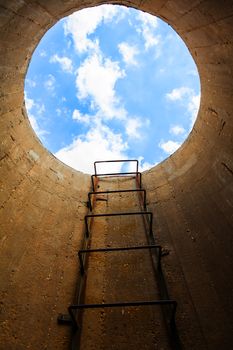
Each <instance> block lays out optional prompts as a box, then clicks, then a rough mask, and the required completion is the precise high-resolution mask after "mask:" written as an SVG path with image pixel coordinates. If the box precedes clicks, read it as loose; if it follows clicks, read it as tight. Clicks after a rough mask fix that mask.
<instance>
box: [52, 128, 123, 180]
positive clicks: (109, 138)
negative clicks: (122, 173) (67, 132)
mask: <svg viewBox="0 0 233 350" xmlns="http://www.w3.org/2000/svg"><path fill="white" fill-rule="evenodd" d="M127 147H128V146H127V144H126V143H124V142H123V140H122V136H121V134H115V133H113V132H112V131H111V130H110V129H109V128H108V127H107V126H104V125H102V124H101V123H97V124H95V126H94V127H92V128H91V129H90V130H89V131H88V133H87V134H86V135H85V136H79V137H77V138H76V139H75V140H74V141H73V143H72V144H71V145H69V146H67V147H65V148H62V149H60V150H59V151H58V152H57V153H56V154H55V155H56V157H57V158H59V159H60V160H61V161H63V162H64V163H66V164H68V165H70V166H71V167H73V168H74V169H77V170H80V171H83V172H85V173H89V174H91V173H93V163H94V161H96V160H108V159H109V160H110V159H126V158H127V157H126V154H125V151H126V150H127ZM119 167H120V165H119V164H116V165H115V167H114V169H111V171H119ZM109 169H110V168H109V165H107V166H106V167H102V168H101V172H105V171H109Z"/></svg>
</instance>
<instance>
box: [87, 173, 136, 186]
mask: <svg viewBox="0 0 233 350" xmlns="http://www.w3.org/2000/svg"><path fill="white" fill-rule="evenodd" d="M124 175H136V177H137V176H138V175H139V188H141V187H142V173H140V172H138V171H137V172H135V171H134V172H125V173H109V174H98V175H96V174H94V175H91V183H92V189H93V191H95V186H94V177H95V178H96V177H98V176H124Z"/></svg>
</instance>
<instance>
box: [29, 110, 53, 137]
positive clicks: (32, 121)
mask: <svg viewBox="0 0 233 350" xmlns="http://www.w3.org/2000/svg"><path fill="white" fill-rule="evenodd" d="M28 118H29V121H30V124H31V126H32V128H33V130H34V131H35V133H36V134H37V136H39V137H41V138H42V139H43V136H45V135H48V134H49V131H47V130H43V129H42V128H41V127H40V126H39V124H38V122H37V119H36V117H35V116H34V115H32V114H31V113H29V115H28Z"/></svg>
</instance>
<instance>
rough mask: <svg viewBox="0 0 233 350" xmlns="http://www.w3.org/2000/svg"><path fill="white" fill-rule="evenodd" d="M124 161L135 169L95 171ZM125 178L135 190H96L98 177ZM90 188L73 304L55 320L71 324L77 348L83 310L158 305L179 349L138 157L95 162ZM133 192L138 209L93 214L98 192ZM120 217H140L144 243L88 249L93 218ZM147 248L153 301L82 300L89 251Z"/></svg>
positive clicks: (174, 346) (173, 310)
mask: <svg viewBox="0 0 233 350" xmlns="http://www.w3.org/2000/svg"><path fill="white" fill-rule="evenodd" d="M116 162H117V163H124V162H135V163H136V171H135V172H116V173H99V174H98V172H97V164H99V163H116ZM123 176H124V177H127V176H133V177H135V180H136V189H120V190H107V191H98V190H97V184H98V180H99V178H103V177H123ZM91 184H92V191H91V192H89V193H88V201H87V207H88V209H89V212H88V214H87V215H86V216H85V217H84V223H85V231H84V237H83V242H82V249H80V250H79V251H78V258H79V263H80V275H79V280H78V287H77V291H76V297H75V304H73V305H70V306H69V307H68V314H59V315H58V323H59V324H67V325H71V326H72V330H73V341H72V349H77V344H78V343H79V341H78V339H79V338H80V324H81V320H82V317H81V313H82V310H83V309H104V308H119V307H120V308H124V307H135V306H149V305H158V306H160V307H161V308H162V311H163V314H164V319H165V323H166V326H167V330H168V334H169V337H170V344H171V347H172V349H181V344H180V340H179V336H178V332H177V329H176V323H175V314H176V308H177V302H176V301H175V300H173V299H170V297H169V294H168V289H167V284H166V281H165V277H164V274H163V270H162V265H161V258H162V256H163V250H162V247H161V246H160V245H158V244H156V241H155V238H154V234H153V213H152V212H151V211H148V210H147V202H146V190H145V189H143V188H142V174H141V173H140V172H139V170H138V160H135V159H131V160H113V161H96V162H95V163H94V174H93V175H91ZM130 192H136V193H138V195H139V201H140V207H141V208H142V210H141V211H130V212H129V211H127V212H112V213H98V214H93V209H94V206H95V198H96V196H97V195H105V194H107V195H112V194H113V195H114V194H116V193H122V194H123V193H130ZM120 216H142V217H143V221H144V226H145V231H146V236H147V242H148V244H147V245H140V246H138V245H133V246H127V247H114V248H111V247H100V248H95V249H90V248H89V240H90V237H91V226H92V221H93V220H94V219H95V218H97V217H120ZM134 250H135V251H136V250H142V251H150V254H151V258H152V263H153V269H154V273H155V275H156V280H157V283H158V286H159V294H160V298H159V299H155V300H143V299H142V300H139V301H138V300H136V301H130V302H124V301H120V302H119V301H116V302H114V303H93V304H86V303H84V302H83V301H84V294H85V281H86V269H85V267H86V264H87V260H88V258H89V256H90V255H91V253H99V254H102V253H105V252H121V251H134Z"/></svg>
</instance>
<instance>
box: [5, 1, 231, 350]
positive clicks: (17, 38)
mask: <svg viewBox="0 0 233 350" xmlns="http://www.w3.org/2000/svg"><path fill="white" fill-rule="evenodd" d="M106 2H107V1H94V0H93V1H84V0H80V1H77V0H76V1H75V0H69V1H55V0H49V1H44V0H38V1H36V2H35V1H33V0H31V1H30V0H20V1H18V0H17V1H16V0H10V1H4V0H3V1H1V2H0V53H1V54H0V77H1V78H0V79H1V85H0V114H1V117H0V134H1V147H0V173H1V178H0V185H1V188H0V194H1V195H0V201H1V206H0V225H1V226H0V227H1V230H0V232H1V236H0V239H1V240H0V252H1V269H0V272H1V287H0V292H1V304H0V311H1V314H0V317H1V321H2V327H1V328H2V330H1V336H0V337H1V344H2V349H27V348H29V349H35V348H41V349H66V348H67V346H68V343H69V330H67V329H66V328H59V327H58V326H57V325H56V316H57V313H58V312H63V311H64V310H65V309H66V306H67V305H68V304H69V303H71V302H72V297H73V293H74V288H75V287H74V286H75V281H76V272H77V266H76V263H75V256H76V250H77V248H78V246H79V244H80V237H81V233H82V229H83V223H82V218H83V215H84V214H85V212H86V207H85V200H86V197H87V191H88V190H89V186H90V179H89V176H87V175H84V174H82V173H79V172H76V171H74V170H72V169H70V168H69V167H67V166H65V165H64V164H62V163H61V162H59V161H58V160H57V159H55V158H54V157H53V155H51V154H50V153H49V152H48V151H46V150H45V149H44V148H43V146H42V145H41V144H40V142H39V140H38V139H37V137H36V135H35V134H34V132H33V131H32V129H31V127H30V125H29V122H28V118H27V115H26V111H25V107H24V92H23V87H24V77H25V73H26V69H27V66H28V63H29V60H30V57H31V55H32V52H33V50H34V48H35V47H36V45H37V43H38V41H39V40H40V38H41V37H42V35H43V34H44V33H45V32H46V30H48V29H49V28H50V27H51V26H52V25H53V24H55V23H56V21H57V20H59V19H60V18H62V17H64V16H65V15H67V14H69V13H71V12H73V11H75V10H78V9H81V8H83V7H88V6H93V5H95V4H98V3H99V4H100V3H106ZM112 3H117V2H114V1H112ZM118 3H119V2H118ZM121 4H124V5H127V6H133V7H136V8H139V9H142V10H145V11H148V12H150V13H152V14H155V15H157V16H159V17H161V18H162V19H164V20H165V21H167V22H168V23H169V24H170V25H171V26H173V28H174V29H175V30H176V31H177V32H178V33H179V34H180V36H181V37H182V38H183V40H184V41H185V42H186V44H187V46H188V48H189V50H190V52H191V54H192V56H193V58H194V59H195V62H196V64H197V66H198V70H199V74H200V78H201V90H202V98H201V107H200V111H199V115H198V119H197V122H196V124H195V126H194V129H193V131H192V133H191V135H190V136H189V138H188V140H187V141H186V142H185V144H184V145H183V146H182V148H181V149H179V150H178V151H177V152H176V153H175V154H174V155H173V156H171V157H170V158H169V159H167V160H165V161H164V162H163V163H161V164H160V165H159V166H157V167H155V168H154V169H152V170H150V171H148V172H146V173H145V174H144V177H143V184H144V186H145V187H146V188H147V190H148V197H149V198H148V201H149V206H150V209H151V210H153V211H154V213H155V217H156V222H155V232H156V234H157V236H158V239H159V242H160V243H162V244H163V245H164V246H165V247H166V248H167V249H168V251H169V255H168V256H166V257H164V261H163V263H164V269H165V273H166V276H167V279H168V284H169V289H170V292H171V295H172V297H173V298H175V299H177V300H178V302H179V309H178V313H177V324H178V328H179V331H180V336H181V340H182V342H183V345H184V348H185V349H205V348H209V349H219V348H220V347H222V348H223V349H231V347H232V342H233V339H232V338H233V337H232V332H231V331H232V329H231V328H232V327H231V325H232V321H233V315H232V314H233V312H232V309H233V308H232V286H233V280H232V279H233V277H232V267H233V266H232V226H233V137H232V135H233V132H232V130H233V118H232V112H233V103H232V100H233V55H232V52H233V50H232V35H233V18H232V16H233V3H232V1H231V0H228V1H227V0H226V1H224V2H219V1H217V0H216V1H215V0H195V1H187V0H170V1H167V0H154V1H152V0H151V1H149V0H145V1H136V0H134V1H122V2H121Z"/></svg>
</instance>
